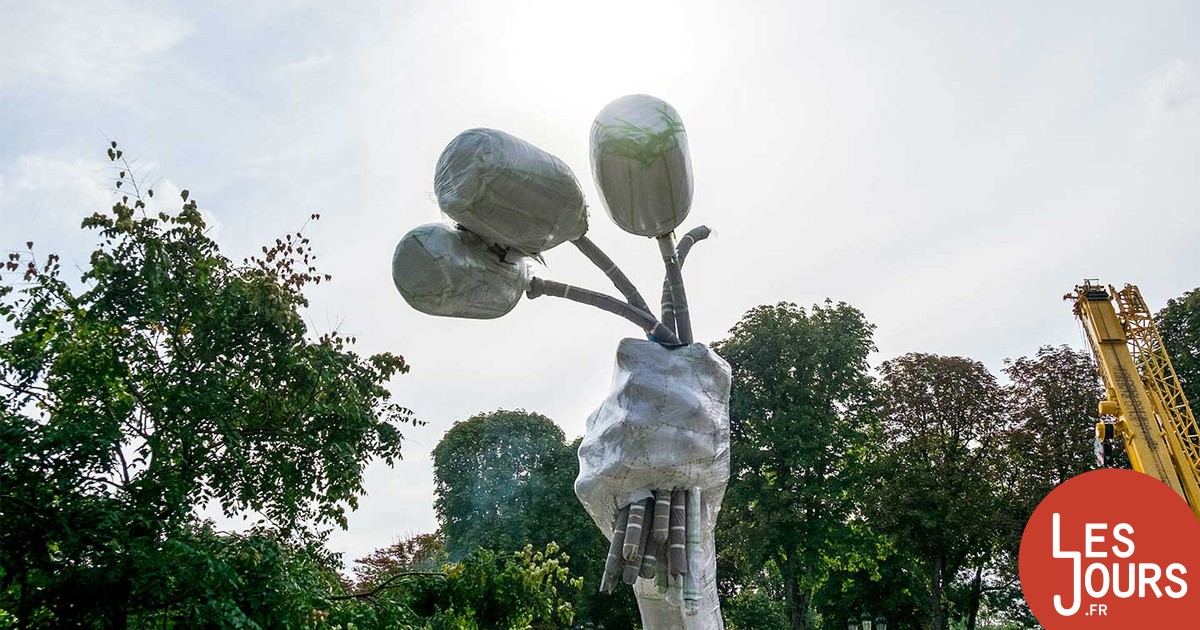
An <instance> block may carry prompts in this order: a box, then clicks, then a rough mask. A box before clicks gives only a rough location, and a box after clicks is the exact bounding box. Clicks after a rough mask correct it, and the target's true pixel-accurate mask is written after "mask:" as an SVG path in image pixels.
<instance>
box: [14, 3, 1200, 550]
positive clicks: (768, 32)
mask: <svg viewBox="0 0 1200 630" xmlns="http://www.w3.org/2000/svg"><path fill="white" fill-rule="evenodd" d="M378 5H382V6H378ZM378 5H376V4H374V3H371V4H368V3H361V2H355V1H347V0H343V1H339V2H326V3H318V2H303V1H292V2H286V1H272V2H253V3H244V2H236V1H232V0H230V1H216V2H206V3H200V4H197V3H183V2H179V3H170V2H126V1H124V0H109V1H107V2H103V3H96V2H76V3H66V2H20V1H16V0H0V15H3V18H2V19H0V249H7V248H10V247H14V246H20V245H21V244H23V243H24V242H25V241H26V240H28V239H32V240H34V241H35V242H36V244H37V245H36V247H37V249H38V250H40V251H43V252H46V251H58V252H60V253H62V254H64V257H65V259H66V260H67V261H68V265H69V264H70V263H71V261H76V262H79V263H82V262H83V261H86V256H87V253H88V252H89V251H90V249H89V246H90V244H91V237H90V235H89V234H87V233H84V232H81V231H80V230H79V229H78V226H79V221H80V219H81V218H82V217H83V216H86V215H88V214H90V213H92V212H93V211H95V210H98V209H102V208H107V207H108V206H110V205H111V204H112V202H113V198H112V194H111V193H110V192H109V187H110V186H111V181H110V178H111V177H112V175H113V173H112V172H110V171H109V170H108V168H109V166H110V165H109V162H108V160H107V158H106V157H105V156H104V151H105V148H106V144H107V141H108V139H110V138H111V139H116V140H119V141H120V142H121V144H122V147H123V148H124V150H125V152H126V153H127V154H128V155H129V156H131V157H134V158H136V159H137V160H138V165H139V167H140V168H141V169H142V172H143V173H145V174H147V175H148V176H149V178H150V180H151V181H154V182H157V190H158V192H160V193H161V194H159V195H157V196H156V198H157V199H162V198H171V199H177V197H176V193H177V190H178V188H179V187H181V186H182V187H186V188H189V189H190V190H191V192H192V195H193V197H194V198H196V199H198V200H199V203H200V206H201V207H202V208H203V209H204V210H205V211H206V212H207V213H208V216H209V218H210V219H212V220H213V223H214V225H215V226H216V233H217V235H218V240H219V241H220V243H221V245H222V247H223V249H224V251H225V252H226V253H227V255H229V256H230V257H232V258H236V259H240V258H241V257H242V256H245V255H247V254H249V253H251V252H254V251H256V250H257V249H258V247H259V246H260V245H262V244H265V243H268V242H273V241H274V239H275V238H276V237H277V236H279V235H281V234H282V233H284V232H287V231H292V230H295V229H297V228H299V227H300V226H301V225H302V224H303V223H304V220H305V218H306V217H307V216H308V215H309V214H310V213H312V212H320V213H321V215H322V220H321V221H320V222H319V223H317V224H315V225H313V226H310V228H309V229H308V233H309V235H310V236H311V238H312V239H313V244H314V245H315V246H316V250H317V252H318V255H319V256H320V260H319V261H318V262H320V263H322V266H323V270H325V271H328V272H330V273H332V274H333V275H334V282H333V283H331V284H328V285H327V284H322V285H321V286H320V287H319V288H318V289H317V290H315V291H314V292H313V294H312V297H313V305H312V308H311V309H310V311H309V312H308V313H307V315H308V318H309V320H310V323H311V325H312V328H313V329H314V331H315V332H320V331H325V330H329V329H331V328H334V327H340V329H341V330H342V331H343V332H345V333H348V334H351V335H355V336H357V337H358V339H359V347H360V349H361V350H362V351H364V352H376V351H382V350H388V351H393V352H397V353H400V354H402V355H403V356H404V357H405V358H406V359H407V360H408V361H409V362H410V363H411V365H412V372H411V373H410V374H408V375H406V376H403V377H400V378H397V379H396V381H395V383H394V388H393V389H394V392H395V395H396V397H397V399H398V400H399V401H400V402H401V403H403V404H405V405H406V406H408V407H410V408H412V409H413V410H414V411H415V412H416V414H417V416H418V417H420V418H421V419H423V420H425V421H427V422H428V424H427V425H426V426H423V427H419V428H410V429H408V430H406V435H407V436H408V442H407V443H406V445H405V447H404V452H405V459H404V461H403V462H402V463H400V464H398V465H397V466H396V467H395V468H393V469H388V468H386V467H385V466H382V465H375V466H372V467H371V468H370V469H369V472H368V481H367V487H368V490H369V492H370V496H369V497H367V498H365V499H364V500H363V502H362V508H361V509H360V510H359V511H358V512H357V513H355V514H354V515H353V516H352V517H351V519H350V528H349V530H348V531H346V532H340V533H338V534H337V535H335V538H334V547H335V548H337V549H339V550H341V551H345V552H347V554H348V555H349V556H350V557H358V556H362V555H365V554H366V553H368V552H369V551H370V550H371V549H374V548H377V547H381V546H384V545H387V544H389V543H391V542H393V541H394V540H395V539H397V538H400V537H403V536H406V535H408V534H413V533H419V532H427V531H432V530H433V529H435V528H436V519H435V517H434V512H433V507H432V503H433V496H432V492H433V480H432V470H431V464H430V459H429V452H430V450H431V449H432V448H433V447H434V445H436V444H437V441H438V439H439V438H440V437H441V435H442V434H443V433H444V432H445V431H446V429H447V428H449V427H450V425H451V424H452V423H453V422H455V421H457V420H462V419H465V418H467V417H469V416H471V415H472V414H475V413H478V412H482V411H490V410H495V409H498V408H518V407H521V408H525V409H528V410H531V411H538V412H541V413H544V414H546V415H548V416H549V417H551V418H553V419H554V420H555V421H556V422H558V423H559V425H560V426H562V428H563V430H564V431H565V432H566V434H567V435H568V437H571V438H573V437H576V436H578V435H580V434H582V431H583V424H584V420H585V418H586V417H587V415H588V413H589V412H590V411H591V410H592V408H593V407H595V406H596V405H597V404H598V403H599V402H600V400H601V399H602V397H603V395H604V392H605V391H606V389H607V386H608V381H609V378H610V375H611V369H612V361H613V351H614V348H615V345H616V342H617V340H618V339H620V338H621V337H623V336H631V335H633V336H636V335H637V334H638V331H637V330H636V329H635V328H633V327H632V326H631V325H630V324H628V323H627V322H625V321H624V320H621V319H618V318H616V317H613V316H611V315H608V314H605V313H600V312H598V311H592V310H590V309H586V308H584V307H581V306H578V305H574V304H569V303H560V301H555V300H553V299H551V298H544V299H540V300H537V301H526V302H524V303H522V304H520V305H518V306H517V308H516V309H515V310H514V311H513V312H512V313H511V314H510V315H509V316H507V317H505V318H504V319H502V320H494V321H459V320H447V319H435V318H432V317H428V316H425V315H421V314H419V313H416V312H414V311H412V310H411V309H409V308H408V307H407V305H405V304H404V302H403V301H402V300H401V298H400V296H399V295H398V294H397V293H396V291H395V289H394V288H393V287H392V283H391V278H390V272H389V261H390V257H391V252H392V248H393V247H394V246H395V244H396V241H397V240H399V238H400V237H401V235H403V234H404V232H405V231H406V230H408V229H409V228H410V227H412V226H415V225H417V224H420V223H428V222H431V221H436V220H438V216H439V213H438V209H437V206H436V204H435V202H434V201H433V195H432V190H433V170H434V164H435V161H436V160H437V157H438V155H439V153H440V152H441V149H442V147H443V146H445V144H446V143H447V142H448V141H449V140H450V139H451V138H452V137H454V136H455V135H456V134H457V133H458V132H460V131H462V130H464V129H467V128H470V127H479V126H486V127H494V128H499V129H503V130H506V131H508V132H510V133H513V134H515V135H517V136H520V137H522V138H524V139H526V140H528V141H530V142H532V143H534V144H536V145H538V146H540V147H542V148H544V149H546V150H548V151H550V152H551V153H554V154H556V155H558V156H559V157H561V158H563V159H564V160H565V161H566V162H567V163H568V164H569V165H570V166H571V167H572V168H573V169H574V170H575V172H576V174H577V176H578V177H579V178H580V181H581V182H582V184H583V186H584V189H585V191H586V193H587V195H588V200H589V204H590V205H591V225H592V229H591V231H590V234H591V236H592V238H593V239H594V240H595V241H597V242H598V243H599V244H600V245H601V246H602V247H604V248H606V249H607V250H608V252H609V253H610V254H611V255H612V256H613V258H615V259H616V260H617V262H618V263H620V264H621V265H622V266H623V267H624V269H625V270H626V272H627V273H628V274H629V275H630V276H631V277H632V278H633V279H634V281H635V282H636V283H637V284H638V285H639V286H640V287H641V288H642V291H643V293H646V294H648V295H649V294H656V293H657V287H659V286H660V283H661V265H660V263H659V262H658V259H657V248H656V246H655V244H654V243H653V242H652V241H650V240H648V239H641V238H638V237H633V236H629V235H626V234H624V233H623V232H620V231H619V230H618V229H617V228H616V227H615V226H613V225H612V224H611V223H610V222H609V220H608V218H607V217H606V216H605V214H604V210H603V208H602V207H600V205H599V202H598V200H597V197H596V193H595V189H594V187H593V185H592V183H591V179H590V169H589V166H588V157H587V155H588V132H589V128H590V124H591V120H592V118H593V117H594V116H595V114H596V113H597V112H598V111H599V110H600V108H601V107H603V106H604V105H605V104H606V103H607V102H608V101H610V100H612V99H614V98H616V97H619V96H622V95H625V94H629V93H636V92H643V93H648V94H653V95H655V96H658V97H660V98H663V99H665V100H667V101H668V102H670V103H671V104H672V105H674V106H675V108H676V109H677V110H678V111H679V112H680V114H681V116H682V117H683V120H684V123H685V125H686V126H687V130H688V137H689V143H690V145H691V151H692V163H693V166H694V170H695V182H696V190H695V202H694V205H693V207H692V213H691V216H690V217H689V219H688V221H687V222H686V223H685V224H684V226H683V229H684V230H686V229H688V228H690V227H693V226H695V225H698V224H700V223H704V224H707V225H709V226H711V227H712V228H714V229H715V230H716V231H717V232H718V234H719V236H718V238H717V239H715V240H710V241H708V242H705V243H703V244H701V245H698V246H697V247H696V249H695V250H693V253H692V255H691V257H690V258H688V267H687V270H686V274H685V275H686V277H687V282H688V296H689V299H690V301H691V305H692V311H693V320H694V321H693V325H694V327H695V330H696V338H697V340H703V341H711V340H714V339H719V338H721V337H722V336H724V335H725V333H726V331H728V330H729V328H730V327H731V326H732V325H733V324H734V323H735V322H736V321H737V320H738V318H739V317H740V316H741V314H742V313H744V312H745V311H746V310H747V309H749V308H751V307H753V306H755V305H758V304H764V303H774V302H778V301H783V300H787V301H793V302H796V303H799V304H801V305H808V304H812V303H813V302H818V301H822V300H824V299H825V298H826V297H829V298H832V299H833V300H835V301H837V300H844V301H847V302H849V303H851V304H853V305H855V306H857V307H858V308H860V309H862V310H863V311H864V312H865V313H866V315H867V317H868V318H869V319H870V320H871V321H872V322H873V323H875V324H876V325H877V326H878V330H877V334H876V343H877V345H878V346H879V353H878V355H876V357H875V362H876V363H878V362H879V361H881V360H884V359H887V358H890V357H894V356H896V355H899V354H902V353H905V352H909V351H924V352H935V353H941V354H958V355H965V356H970V357H973V358H976V359H979V360H982V361H984V362H985V363H986V364H987V365H988V366H989V367H990V368H991V369H992V370H993V371H999V369H1000V368H1001V367H1003V360H1004V358H1006V357H1016V356H1021V355H1026V354H1030V353H1032V352H1034V351H1036V349H1037V347H1038V346H1040V345H1044V344H1061V343H1067V344H1071V345H1074V346H1076V347H1082V344H1081V336H1080V332H1079V328H1078V326H1077V325H1076V324H1075V322H1074V320H1073V318H1072V317H1071V313H1070V308H1069V305H1067V304H1065V303H1063V302H1062V301H1061V297H1062V295H1063V294H1064V293H1065V292H1067V291H1069V290H1071V288H1072V287H1073V286H1074V285H1075V284H1076V283H1077V282H1078V281H1079V280H1080V279H1082V278H1084V277H1098V278H1101V279H1103V280H1104V281H1106V282H1113V283H1124V282H1133V283H1136V284H1139V285H1140V286H1141V288H1142V291H1143V293H1144V294H1145V296H1146V298H1147V300H1148V301H1149V303H1150V304H1151V306H1152V307H1153V308H1158V307H1160V306H1161V305H1162V304H1163V303H1164V302H1165V301H1166V300H1167V299H1168V298H1170V297H1173V296H1177V295H1179V294H1181V293H1182V292H1184V291H1185V290H1188V289H1190V288H1193V287H1195V286H1197V285H1200V248H1198V247H1197V236H1198V232H1200V37H1197V27H1198V26H1200V4H1196V3H1188V2H1126V3H1116V2H1106V3H1097V2H1007V3H963V2H942V3H937V2H925V3H915V2H913V3H900V2H870V3H849V2H829V3H817V2H812V3H800V2H795V3H782V2H770V3H768V2H747V1H742V2H736V3H735V2H727V3H723V4H719V5H717V4H711V3H705V2H697V1H688V2H683V1H680V2H648V1H642V2H624V1H618V0H607V1H605V2H590V3H585V2H568V1H561V0H559V1H553V0H545V1H536V2H534V1H531V2H497V1H492V2H484V1H478V2H448V1H447V2H416V1H414V2H403V3H400V2H391V3H378ZM984 5H990V8H985V6H984ZM199 7H202V8H199ZM546 260H547V263H548V268H546V269H542V270H539V272H538V273H539V275H542V276H545V277H550V278H554V279H557V280H565V281H571V282H573V283H576V284H581V285H585V286H589V287H592V288H597V289H604V290H606V291H611V287H610V286H609V285H608V283H607V281H606V280H605V278H604V277H603V276H602V275H601V274H600V273H599V272H598V271H596V270H595V269H594V268H592V267H590V266H588V264H587V263H586V261H584V260H583V259H582V257H581V256H580V255H579V254H578V252H576V251H575V250H574V248H572V247H570V246H563V247H560V248H558V249H555V250H553V251H551V252H549V253H548V254H547V256H546ZM651 301H652V302H653V301H654V300H653V299H651Z"/></svg>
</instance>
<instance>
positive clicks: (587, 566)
mask: <svg viewBox="0 0 1200 630" xmlns="http://www.w3.org/2000/svg"><path fill="white" fill-rule="evenodd" d="M578 447H579V441H578V440H576V441H575V442H574V443H572V444H570V445H567V444H565V443H564V437H563V432H562V430H561V429H559V428H558V426H557V425H555V424H554V422H553V421H551V420H550V419H549V418H546V417H545V416H542V415H540V414H536V413H529V412H526V411H504V410H501V411H494V412H491V413H484V414H479V415H476V416H473V417H472V418H470V419H468V420H466V421H463V422H459V423H456V424H455V425H454V426H453V427H451V429H450V430H449V431H447V432H446V435H445V436H444V437H443V438H442V440H441V442H439V443H438V445H437V447H435V448H434V451H433V460H434V479H435V492H436V495H437V498H436V502H435V508H436V509H437V512H438V518H439V521H440V523H441V528H442V532H443V533H444V534H445V537H446V546H447V549H448V550H449V552H450V554H451V557H463V556H464V555H466V554H468V553H471V552H472V551H474V550H475V549H477V548H481V547H482V548H485V549H492V550H498V551H502V550H506V549H520V548H521V547H523V546H524V545H527V544H528V545H533V546H534V547H535V548H541V547H544V546H545V545H547V544H549V543H552V542H553V543H555V544H556V545H557V546H558V547H559V548H561V549H562V550H563V551H564V552H566V554H567V555H568V557H569V561H568V562H569V565H570V568H571V571H572V572H573V573H574V574H575V575H578V576H580V577H581V579H582V580H583V589H582V592H581V594H580V596H579V599H578V600H577V601H576V610H577V612H578V614H579V616H580V618H581V619H586V620H590V621H592V622H595V623H604V624H605V625H606V626H607V627H612V628H619V627H631V626H632V624H633V622H634V620H635V619H636V618H637V604H636V603H635V601H634V598H633V595H632V593H631V592H630V590H629V589H618V590H617V592H616V593H614V594H613V595H602V594H600V593H599V592H598V591H599V588H600V585H599V580H600V576H601V575H602V574H603V567H604V560H605V557H606V555H607V552H608V542H607V541H606V540H605V539H604V536H603V535H602V534H601V533H600V530H599V528H597V527H596V526H595V524H594V523H592V520H591V518H590V517H589V516H588V515H587V512H586V511H584V509H583V506H582V505H580V503H579V500H578V499H577V498H576V497H575V478H576V477H577V476H578V474H579V460H578V458H577V457H576V452H577V451H578Z"/></svg>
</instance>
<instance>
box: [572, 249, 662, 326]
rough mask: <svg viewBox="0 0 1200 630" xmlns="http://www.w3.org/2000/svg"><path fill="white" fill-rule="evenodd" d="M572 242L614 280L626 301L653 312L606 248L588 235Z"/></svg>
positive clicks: (614, 284)
mask: <svg viewBox="0 0 1200 630" xmlns="http://www.w3.org/2000/svg"><path fill="white" fill-rule="evenodd" d="M571 244H572V245H574V246H575V247H576V248H577V249H578V250H579V251H580V252H582V253H583V255H584V256H587V259H588V260H590V261H592V264H594V265H596V266H597V267H599V268H600V270H601V271H603V272H604V275H606V276H608V278H609V280H612V283H613V286H615V287H616V288H617V290H618V291H620V292H621V295H624V296H625V301H627V302H629V305H630V306H632V307H634V308H636V309H640V310H643V311H646V312H647V313H650V312H652V311H651V310H650V306H649V305H647V304H646V300H645V299H643V298H642V294H641V293H639V292H638V290H637V287H635V286H633V283H632V282H630V281H629V278H628V277H627V276H626V275H625V272H623V271H621V268H620V267H618V266H617V263H615V262H613V260H612V259H611V258H609V257H608V254H605V253H604V250H602V249H600V247H599V246H597V245H596V244H595V243H593V242H592V239H590V238H588V237H587V236H580V237H579V238H577V239H575V240H573V241H571Z"/></svg>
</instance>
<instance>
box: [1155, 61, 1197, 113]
mask: <svg viewBox="0 0 1200 630" xmlns="http://www.w3.org/2000/svg"><path fill="white" fill-rule="evenodd" d="M1149 89H1150V97H1151V102H1152V103H1153V104H1154V105H1155V106H1156V107H1157V108H1159V109H1162V110H1165V111H1168V112H1174V111H1179V110H1182V109H1185V108H1187V107H1191V106H1194V105H1196V104H1197V103H1200V69H1197V67H1196V64H1194V63H1192V62H1191V61H1188V60H1184V59H1175V60H1172V61H1170V62H1168V63H1166V64H1165V65H1163V66H1162V67H1161V68H1159V69H1158V70H1157V71H1156V72H1155V73H1154V75H1153V77H1152V78H1151V79H1150V88H1149Z"/></svg>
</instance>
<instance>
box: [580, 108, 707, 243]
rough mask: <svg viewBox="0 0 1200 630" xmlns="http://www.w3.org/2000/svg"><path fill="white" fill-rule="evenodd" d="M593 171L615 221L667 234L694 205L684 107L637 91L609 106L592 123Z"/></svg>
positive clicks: (647, 233)
mask: <svg viewBox="0 0 1200 630" xmlns="http://www.w3.org/2000/svg"><path fill="white" fill-rule="evenodd" d="M591 156H592V177H593V179H595V181H596V188H597V190H599V192H600V200H601V201H602V202H603V204H604V209H605V210H606V211H607V212H608V216H609V217H611V218H612V220H613V222H614V223H616V224H617V225H618V226H620V227H621V229H622V230H625V231H626V232H630V233H632V234H637V235H639V236H662V235H663V234H667V233H668V232H671V231H672V230H674V229H675V228H676V227H678V226H679V224H680V223H683V220H684V219H685V218H687V215H688V211H689V210H691V207H692V162H691V157H690V155H689V153H688V142H687V132H686V131H685V130H684V128H683V121H682V120H681V119H680V118H679V113H678V112H676V111H675V108H673V107H671V106H670V105H669V104H667V103H666V102H665V101H662V100H660V99H657V98H654V97H653V96H647V95H645V94H633V95H630V96H623V97H621V98H619V99H617V100H615V101H613V102H611V103H609V104H608V105H606V106H605V107H604V109H602V110H600V113H599V114H597V115H596V120H595V121H594V122H593V123H592V139H591Z"/></svg>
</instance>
